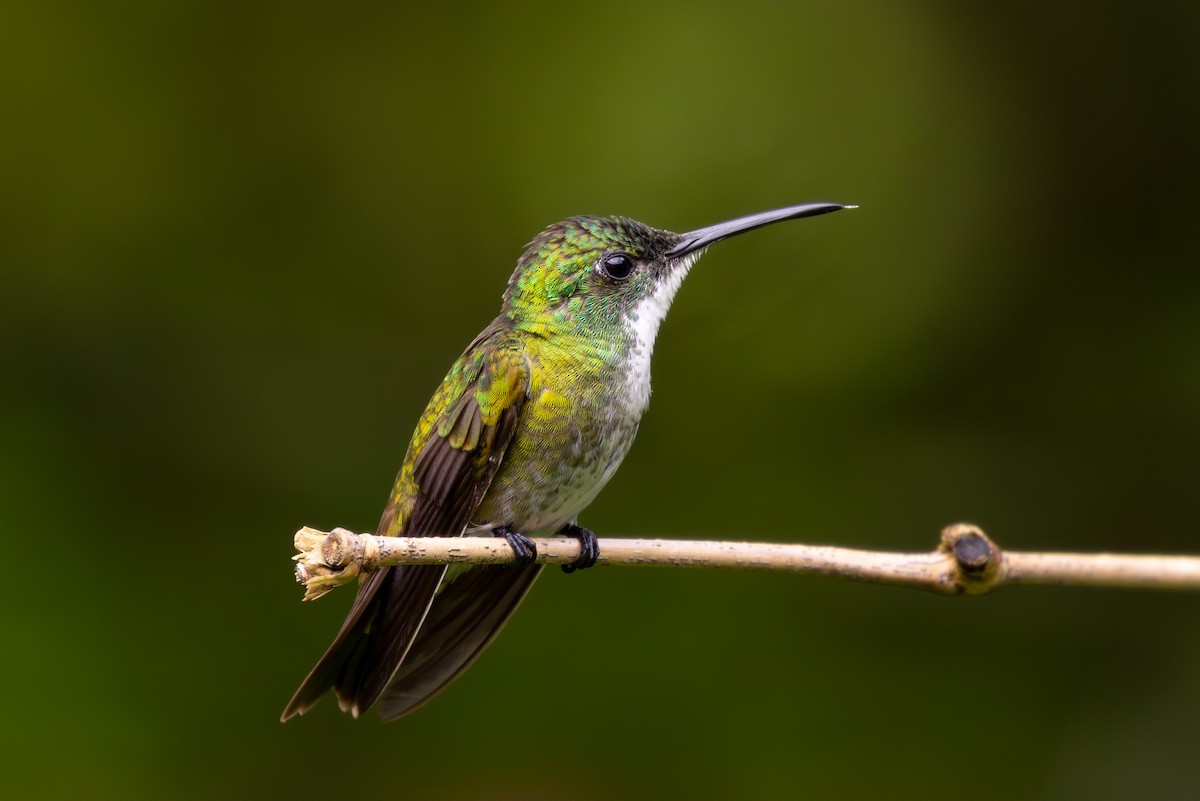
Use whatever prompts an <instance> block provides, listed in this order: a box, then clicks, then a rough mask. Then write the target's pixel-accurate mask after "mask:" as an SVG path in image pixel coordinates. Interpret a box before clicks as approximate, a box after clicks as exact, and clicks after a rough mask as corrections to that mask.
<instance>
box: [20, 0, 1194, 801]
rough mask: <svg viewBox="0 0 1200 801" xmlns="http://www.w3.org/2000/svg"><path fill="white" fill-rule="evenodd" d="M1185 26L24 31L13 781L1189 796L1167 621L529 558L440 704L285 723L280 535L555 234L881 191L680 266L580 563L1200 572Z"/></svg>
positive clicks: (479, 15)
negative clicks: (619, 462) (733, 552)
mask: <svg viewBox="0 0 1200 801" xmlns="http://www.w3.org/2000/svg"><path fill="white" fill-rule="evenodd" d="M1197 8H1198V7H1197V6H1195V5H1194V4H1192V5H1189V4H1184V3H1175V2H1146V3H1141V4H1137V5H1135V6H1127V7H1124V6H1119V5H1118V4H1099V5H1080V4H1075V3H1071V4H1067V3H1045V2H1032V1H1030V0H1018V1H1017V2H1009V3H1005V4H988V5H987V6H986V7H985V6H983V5H979V4H963V3H956V2H950V1H949V0H940V1H939V0H923V1H922V2H914V3H869V2H854V1H849V2H841V3H816V2H808V3H795V4H788V5H785V4H775V3H759V2H744V3H738V4H733V3H687V4H684V3H674V4H673V3H665V4H663V3H653V2H612V3H604V4H600V5H591V6H586V7H579V6H570V5H567V4H561V3H523V4H508V3H478V4H470V5H464V6H458V5H454V4H444V5H441V6H436V7H435V6H434V5H433V4H422V5H412V6H410V5H407V4H401V3H390V4H383V3H381V4H375V5H366V6H350V5H346V4H324V5H322V4H293V3H281V2H250V3H201V2H181V3H133V2H107V3H103V4H101V3H82V2H79V3H62V2H53V1H47V2H41V3H12V4H5V5H4V7H3V9H2V10H0V65H3V69H0V92H2V93H3V100H2V103H0V115H2V117H3V124H2V125H0V143H3V152H2V154H0V235H2V237H3V243H4V244H3V246H2V248H0V252H2V253H3V256H0V260H2V263H3V266H2V273H0V281H2V283H0V292H2V298H0V300H2V303H3V309H4V313H3V315H0V364H2V369H3V374H2V375H0V380H2V382H3V392H2V393H0V432H2V442H3V445H2V447H0V513H2V515H3V522H4V526H5V528H6V530H7V536H6V540H7V542H8V543H9V544H10V547H11V549H12V550H10V551H9V554H8V557H7V558H8V571H7V573H8V580H7V581H6V585H7V587H8V589H7V591H6V592H5V593H4V598H5V600H4V602H3V605H2V606H0V630H2V631H3V641H4V647H3V658H2V659H0V678H2V679H3V684H4V686H5V688H6V689H5V700H4V703H3V707H4V711H3V717H4V725H3V726H0V754H3V756H2V757H0V760H2V761H3V763H4V776H5V778H4V783H5V787H6V790H5V792H6V794H8V793H12V795H11V796H10V797H12V798H31V797H54V798H122V799H129V798H174V799H191V798H197V799H200V798H215V797H244V798H251V797H274V796H275V795H277V794H282V793H288V794H290V795H296V796H301V797H303V796H309V795H312V796H316V795H318V794H319V795H324V796H331V797H354V798H361V799H373V798H414V799H424V798H455V799H459V798H464V799H465V798H513V799H515V798H548V799H549V798H564V799H609V798H629V799H636V798H660V797H663V796H664V794H667V793H671V794H678V796H680V797H712V798H830V797H839V798H891V799H909V798H912V799H917V798H930V797H946V796H949V795H956V794H964V795H970V796H972V797H975V798H981V799H988V798H1026V799H1029V798H1033V799H1043V798H1044V799H1098V798H1100V799H1106V798H1139V799H1148V798H1184V797H1189V796H1190V794H1191V793H1192V792H1194V788H1195V786H1196V783H1197V780H1200V765H1198V763H1197V762H1196V756H1197V754H1198V753H1200V636H1198V635H1200V598H1197V597H1195V596H1192V595H1185V594H1168V593H1163V594H1154V593H1139V592H1130V591H1116V590H1113V591H1102V590H1086V589H1055V588H1027V589H1014V590H1006V591H1004V592H1002V593H998V594H995V595H993V596H989V597H984V598H975V599H945V598H940V597H936V596H932V595H926V594H922V593H918V592H913V591H906V590H899V589H890V588H881V587H872V586H865V585H857V584H850V583H844V582H838V581H834V580H830V579H813V578H802V577H794V576H774V575H754V574H734V573H728V572H715V571H714V572H702V571H683V570H650V569H599V570H595V571H592V572H589V573H586V574H583V575H576V576H570V577H567V576H563V575H561V574H559V573H550V572H548V573H547V574H546V576H545V578H544V579H543V580H542V581H541V582H540V584H539V586H538V587H537V589H536V591H535V592H534V593H532V594H531V596H530V597H529V599H528V600H527V601H526V603H525V605H524V606H523V608H522V610H521V612H520V613H519V614H518V615H516V616H515V617H514V618H513V620H512V622H511V623H510V625H509V626H508V628H507V629H506V631H505V633H504V635H503V636H502V637H500V638H499V639H498V640H497V642H496V643H495V644H494V645H493V646H492V648H491V649H490V650H489V651H488V652H487V654H486V655H485V656H484V658H482V659H481V660H480V661H479V662H478V663H477V664H476V666H475V667H474V668H473V669H472V670H471V671H469V672H468V673H467V675H466V676H465V677H464V678H463V679H462V680H460V681H459V682H457V683H456V684H455V685H454V686H453V688H452V689H451V690H450V691H449V692H447V693H446V694H445V695H443V696H442V697H441V698H440V699H439V700H438V701H437V702H436V703H434V704H433V705H431V706H429V707H427V708H425V709H424V710H422V711H421V712H419V713H418V714H416V715H414V716H412V717H410V718H407V719H405V720H403V721H402V722H400V723H397V724H392V725H388V726H381V725H379V724H378V722H377V721H376V719H374V718H373V717H371V718H368V719H365V720H360V721H353V720H350V719H349V718H347V717H344V716H342V715H340V714H339V713H338V712H337V710H336V706H335V704H333V703H332V702H330V701H327V702H325V703H323V704H322V705H321V706H320V707H318V708H317V709H316V710H315V711H314V712H313V713H311V714H310V715H308V716H306V717H305V718H303V719H300V720H297V721H293V722H291V723H289V724H287V725H286V726H282V725H280V724H279V722H278V715H279V712H280V710H281V709H282V707H283V705H284V703H285V702H286V701H287V699H288V698H289V697H290V694H291V692H292V691H293V689H294V688H295V686H296V684H297V683H298V682H299V681H300V679H301V678H302V677H303V676H304V674H305V673H306V672H307V670H308V669H309V667H310V666H311V664H312V663H313V661H314V660H315V659H316V658H317V657H318V656H319V654H320V653H321V651H322V650H323V649H324V647H325V646H326V644H327V642H328V641H329V639H330V638H331V637H332V635H333V633H334V631H335V630H336V628H337V626H338V624H339V623H340V620H341V618H342V615H343V614H344V612H345V610H346V608H347V606H348V605H349V602H350V598H351V595H350V593H349V591H342V592H339V593H337V594H335V595H333V596H330V597H329V598H328V599H325V600H323V601H321V602H319V603H316V604H312V605H304V606H302V605H301V604H300V603H299V598H300V590H299V588H298V587H297V586H296V585H295V584H294V583H293V580H292V575H291V566H290V562H289V561H288V560H289V557H290V556H291V554H292V547H291V536H292V533H293V531H294V530H295V529H296V528H298V527H299V526H300V525H303V524H311V525H315V526H320V527H325V528H329V527H332V526H335V525H343V526H348V527H352V528H358V529H367V530H369V529H371V528H373V526H374V524H375V522H376V521H377V519H378V515H379V512H380V510H381V509H382V506H383V502H384V499H385V495H386V493H387V490H388V488H389V486H390V483H391V479H392V477H393V475H394V472H395V470H396V469H397V467H398V466H399V463H400V459H401V456H402V453H403V450H404V448H405V445H406V443H407V439H408V436H409V434H410V432H411V429H412V426H413V424H414V423H415V420H416V417H417V415H418V414H419V412H420V410H421V409H422V408H423V405H424V403H425V401H426V400H427V398H428V397H429V395H430V393H431V392H432V390H433V388H434V387H435V386H436V384H437V382H438V381H439V380H440V379H441V376H442V375H443V373H444V371H445V369H446V367H447V366H448V365H449V364H450V362H451V361H452V360H453V359H454V358H455V357H456V356H457V355H458V353H459V352H460V350H461V349H462V347H463V346H465V344H466V343H467V342H468V341H469V340H470V338H471V337H472V336H473V335H474V334H475V333H476V332H477V331H478V330H479V329H480V328H482V327H483V326H484V325H485V324H486V323H487V322H488V321H489V320H490V319H491V317H492V316H493V315H494V314H495V313H496V310H497V308H498V298H499V295H500V292H501V290H502V289H503V286H504V282H505V281H506V279H507V277H508V275H509V273H510V271H511V268H512V265H513V262H514V261H515V259H516V257H517V255H518V254H519V252H520V251H521V248H522V246H523V244H524V243H525V242H526V241H528V240H529V239H530V238H531V237H532V236H533V234H535V233H536V232H537V231H538V230H539V229H540V228H541V227H542V226H544V225H546V224H548V223H550V222H553V221H555V220H557V219H560V218H562V217H565V216H568V215H571V214H577V213H599V214H609V213H611V214H623V215H627V216H632V217H635V218H638V219H642V220H644V221H646V222H648V223H650V224H652V225H656V226H659V227H665V228H671V229H674V230H685V229H688V228H694V227H698V226H701V225H706V224H709V223H713V222H716V221H719V220H722V219H726V218H729V217H733V216H737V215H740V214H745V213H749V212H753V211H759V210H762V209H766V208H771V207H775V206H780V205H788V204H793V203H798V202H805V201H812V200H836V201H844V202H856V203H859V204H861V206H862V208H861V209H860V210H859V211H856V212H853V213H841V214H837V215H833V216H830V217H822V218H819V219H816V220H806V221H803V222H797V223H789V224H786V225H780V226H776V227H773V228H771V229H769V230H764V231H761V232H757V233H755V234H753V235H750V236H746V237H742V238H739V239H736V240H731V241H729V242H725V243H722V244H720V245H718V246H716V247H714V248H713V249H712V251H711V252H710V253H709V254H708V256H706V257H705V259H704V260H703V261H702V262H701V263H700V265H699V266H698V267H697V269H696V270H695V271H694V272H693V273H692V276H691V278H689V280H688V284H687V286H685V287H684V289H683V291H682V292H681V294H680V297H679V299H678V301H677V303H676V307H675V309H674V310H673V312H672V314H671V316H670V318H669V319H668V320H667V322H666V325H665V327H664V330H663V332H662V335H661V336H660V338H659V345H658V349H657V352H656V354H655V386H656V394H655V397H654V402H653V404H652V407H651V411H650V413H649V415H648V416H647V418H646V420H645V422H644V424H643V428H642V433H641V436H640V438H639V441H638V443H637V445H636V446H635V448H634V450H633V452H632V453H631V454H630V457H629V458H628V459H627V460H626V464H625V466H624V467H623V468H622V470H621V472H620V473H619V474H618V475H617V477H616V478H615V479H614V480H613V482H612V483H611V484H610V486H609V487H608V488H607V490H606V491H605V492H604V493H603V494H602V495H601V497H600V498H599V500H598V501H597V502H596V503H595V504H594V505H593V507H592V508H591V509H590V510H589V512H588V514H587V515H586V517H585V518H584V519H583V522H585V523H586V524H588V525H590V526H591V527H593V528H595V529H596V530H597V531H598V532H600V533H601V534H603V535H609V536H617V535H643V536H662V537H705V538H727V539H769V540H777V541H802V542H813V543H833V544H841V545H847V546H861V547H876V548H889V549H905V550H925V549H928V548H930V547H932V546H933V544H934V542H935V538H936V535H937V532H938V530H939V529H940V527H941V526H943V525H944V524H947V523H950V522H953V521H956V520H960V519H966V520H972V521H975V522H978V523H980V524H982V525H984V526H985V527H986V528H987V530H988V531H989V532H990V533H991V534H992V535H993V536H994V537H995V538H996V539H997V540H998V541H999V542H1000V543H1001V544H1002V545H1004V546H1008V547H1013V548H1023V549H1078V550H1086V551H1101V550H1120V551H1142V552H1191V553H1196V552H1198V551H1200V539H1198V538H1197V536H1196V535H1197V527H1196V519H1195V512H1196V508H1197V504H1196V499H1197V478H1198V476H1200V416H1198V414H1197V409H1198V405H1200V275H1198V271H1197V264H1198V261H1200V259H1198V256H1200V246H1198V244H1197V242H1198V238H1197V236H1196V230H1197V229H1196V219H1197V212H1198V211H1200V180H1198V179H1200V145H1198V143H1200V124H1198V122H1197V121H1198V115H1197V112H1198V111H1200V93H1198V92H1197V91H1196V86H1197V83H1198V80H1200V12H1198V11H1197ZM1189 788H1190V789H1189Z"/></svg>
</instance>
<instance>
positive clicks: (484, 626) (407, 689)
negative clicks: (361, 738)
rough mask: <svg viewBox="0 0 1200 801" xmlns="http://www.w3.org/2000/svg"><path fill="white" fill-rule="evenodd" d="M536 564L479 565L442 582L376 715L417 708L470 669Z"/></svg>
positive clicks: (529, 580) (531, 578) (534, 573)
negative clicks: (525, 565) (440, 588)
mask: <svg viewBox="0 0 1200 801" xmlns="http://www.w3.org/2000/svg"><path fill="white" fill-rule="evenodd" d="M541 572H542V566H541V565H536V564H535V565H528V566H527V567H524V568H521V569H520V570H514V569H512V568H510V567H482V568H475V569H472V570H468V571H466V572H465V573H463V574H462V575H460V576H456V577H455V578H454V580H453V581H450V582H447V584H446V586H444V587H443V588H442V590H441V592H439V593H438V596H437V600H436V602H435V603H434V604H433V607H432V609H430V611H429V616H428V617H427V618H426V619H425V623H424V625H423V626H422V627H421V632H420V634H418V635H417V638H416V640H415V641H414V642H413V644H412V646H411V648H409V650H408V656H407V657H406V658H405V659H404V662H403V664H401V665H400V669H399V670H398V671H396V672H395V675H393V676H392V677H391V682H390V683H389V684H388V687H387V690H386V691H385V692H384V694H383V698H382V699H381V700H380V702H379V716H380V717H381V718H383V720H384V721H389V720H395V719H396V718H400V717H403V716H404V715H407V714H408V713H409V712H412V711H413V710H414V709H416V708H417V707H419V706H422V705H423V704H425V703H426V702H427V701H429V700H430V699H431V698H433V697H434V696H435V695H437V694H438V693H439V692H441V691H442V689H444V688H445V687H446V685H447V684H449V683H450V682H452V681H454V679H455V678H457V677H458V675H459V674H460V673H462V672H463V671H464V670H466V669H467V668H468V667H470V665H471V663H472V662H474V661H475V658H476V657H477V656H479V654H480V653H481V652H482V651H483V649H484V648H486V647H487V644H488V643H490V642H491V641H492V638H493V637H495V636H496V635H497V634H499V633H500V629H502V628H504V623H505V622H506V621H507V620H508V616H509V615H511V614H512V613H513V610H514V609H516V608H517V606H518V605H519V604H520V603H521V599H522V598H524V597H525V593H527V592H529V588H530V587H531V586H533V582H534V580H535V579H537V577H538V574H539V573H541Z"/></svg>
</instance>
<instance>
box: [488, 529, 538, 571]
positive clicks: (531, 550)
mask: <svg viewBox="0 0 1200 801" xmlns="http://www.w3.org/2000/svg"><path fill="white" fill-rule="evenodd" d="M492 535H493V536H496V537H504V539H505V540H507V541H508V547H510V548H512V549H513V557H515V560H516V561H514V562H513V563H512V564H511V565H509V567H514V568H522V567H528V566H529V565H531V564H533V563H534V561H535V560H536V559H537V546H536V545H534V544H533V540H531V539H529V537H526V536H525V535H524V534H522V533H521V532H519V531H514V530H513V529H512V528H511V527H510V526H500V528H496V529H492Z"/></svg>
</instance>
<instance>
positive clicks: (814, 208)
mask: <svg viewBox="0 0 1200 801" xmlns="http://www.w3.org/2000/svg"><path fill="white" fill-rule="evenodd" d="M856 208H858V207H857V206H843V205H842V204H841V203H805V204H804V205H803V206H789V207H787V208H786V209H775V210H774V211H764V212H761V213H759V214H751V215H750V216H749V217H738V218H737V219H736V220H729V221H728V222H723V223H717V224H716V225H710V226H708V227H707V228H701V229H699V230H696V231H688V232H687V233H686V234H680V235H679V241H678V242H677V243H675V245H674V247H672V248H671V249H670V250H668V251H667V252H666V253H665V254H663V255H665V256H666V257H667V258H668V259H675V258H678V257H680V256H684V255H687V254H688V253H692V252H694V251H697V250H699V249H700V248H702V247H707V246H708V245H711V244H712V243H713V242H720V241H721V240H722V239H728V238H729V237H731V236H737V235H738V234H744V233H745V232H746V231H753V230H754V229H755V228H762V227H763V226H764V225H770V224H771V223H777V222H782V221H784V220H795V219H798V218H800V217H815V216H817V215H818V214H828V213H829V212H831V211H840V210H841V209H856Z"/></svg>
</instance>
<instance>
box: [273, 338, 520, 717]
mask: <svg viewBox="0 0 1200 801" xmlns="http://www.w3.org/2000/svg"><path fill="white" fill-rule="evenodd" d="M505 333H506V332H505V330H504V329H503V328H502V327H498V326H493V327H491V328H489V329H488V330H486V331H484V333H483V334H481V335H480V336H479V338H477V339H476V341H475V342H473V343H472V344H471V346H470V347H469V348H468V349H467V352H466V353H464V354H463V358H462V359H461V360H460V361H459V363H458V364H456V366H455V368H454V369H453V370H452V371H451V375H450V376H449V377H447V380H446V382H445V384H444V385H443V387H442V390H441V391H439V393H438V394H437V395H435V396H434V399H433V400H432V401H431V402H430V407H429V409H428V410H427V411H426V413H425V416H424V417H423V418H422V421H421V424H420V425H419V426H418V429H417V434H416V435H415V436H414V439H413V445H412V446H411V447H410V449H409V459H411V460H412V461H411V467H410V466H409V465H406V467H405V468H402V469H401V472H400V476H399V478H397V481H396V487H395V488H394V489H393V491H392V499H391V502H390V503H389V504H388V508H387V510H385V512H384V515H383V519H382V520H381V521H380V523H379V528H378V529H377V533H379V534H402V535H407V536H414V537H419V536H459V535H461V534H462V532H463V530H464V529H465V528H466V526H467V523H469V522H470V518H471V514H472V513H473V512H474V510H475V507H476V506H478V505H479V502H480V500H481V499H482V498H483V496H484V494H485V493H486V492H487V489H488V487H489V486H490V485H491V482H492V478H493V477H494V476H495V473H496V470H497V469H498V468H499V466H500V464H501V462H502V460H503V456H504V451H505V450H506V449H507V448H508V444H509V442H510V441H511V439H512V436H513V432H514V431H515V430H516V426H517V421H518V419H519V416H520V410H521V406H522V404H523V403H524V400H525V397H526V394H527V392H528V389H529V368H528V364H527V363H526V361H525V359H524V357H523V356H522V355H521V354H520V352H519V351H518V350H517V349H516V347H515V345H513V344H512V342H511V341H509V342H507V343H506V342H505V341H504V334H505ZM506 345H507V347H506ZM456 378H457V379H458V380H459V381H461V384H460V386H461V391H454V380H453V379H456ZM445 573H446V567H445V566H444V565H421V566H404V567H392V568H384V569H382V570H378V571H375V572H373V573H371V574H369V575H367V576H365V577H364V578H363V580H362V582H361V583H360V585H359V590H358V595H357V597H356V598H355V600H354V605H353V606H352V607H351V609H350V613H349V614H348V615H347V617H346V620H345V622H344V623H343V624H342V628H341V630H340V631H339V632H338V635H337V637H336V638H334V641H333V643H332V644H331V645H330V646H329V648H328V650H326V652H325V655H324V656H322V657H321V659H320V661H319V662H317V665H316V667H314V668H313V669H312V671H311V672H310V673H309V675H308V677H307V678H306V679H305V680H304V683H303V684H301V686H300V689H298V690H297V691H296V694H295V696H294V697H293V698H292V700H291V703H289V704H288V706H287V708H286V709H285V710H284V712H283V719H284V720H287V719H288V718H290V717H291V716H292V715H295V714H298V713H299V714H303V713H304V712H306V711H308V709H309V708H311V707H312V706H313V705H314V704H315V703H316V702H317V701H319V700H320V699H321V698H322V697H323V696H324V695H325V693H326V692H328V691H329V690H330V689H332V690H334V691H335V692H336V694H337V697H338V702H339V704H340V705H341V707H342V709H343V710H348V711H350V712H352V713H353V714H354V715H355V716H356V717H357V716H358V715H359V714H361V713H362V712H363V711H365V710H366V709H367V708H369V707H370V706H371V705H372V704H373V703H375V701H376V699H377V698H378V697H379V695H380V694H381V693H382V692H383V690H384V688H385V687H386V686H387V685H388V683H389V682H390V681H391V679H392V676H393V675H394V674H395V673H396V671H397V670H398V669H399V667H400V666H401V664H402V663H403V662H404V659H405V655H406V654H407V653H408V651H409V648H410V646H411V645H412V644H413V641H414V638H416V637H417V634H418V631H419V630H420V629H421V626H422V623H423V621H424V620H425V617H426V615H427V613H428V612H429V609H430V604H431V603H432V602H433V600H434V597H435V594H436V592H437V588H438V585H439V584H440V583H441V581H442V577H443V576H444V575H445ZM515 575H516V573H515V572H514V576H515ZM456 583H457V582H456ZM521 594H524V593H523V592H522V593H521ZM514 605H515V604H514ZM501 622H503V621H501Z"/></svg>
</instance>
